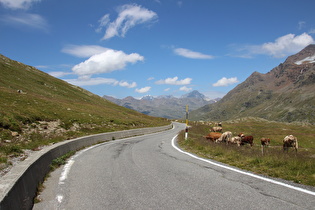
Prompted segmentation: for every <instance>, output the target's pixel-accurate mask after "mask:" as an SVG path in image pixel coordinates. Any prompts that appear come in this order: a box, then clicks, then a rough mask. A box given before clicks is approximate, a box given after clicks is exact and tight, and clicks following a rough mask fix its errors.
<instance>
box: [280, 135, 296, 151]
mask: <svg viewBox="0 0 315 210" xmlns="http://www.w3.org/2000/svg"><path fill="white" fill-rule="evenodd" d="M289 147H293V148H294V149H295V152H297V149H298V147H299V145H298V140H297V138H296V137H295V136H293V135H289V136H286V137H284V139H283V151H288V150H289Z"/></svg>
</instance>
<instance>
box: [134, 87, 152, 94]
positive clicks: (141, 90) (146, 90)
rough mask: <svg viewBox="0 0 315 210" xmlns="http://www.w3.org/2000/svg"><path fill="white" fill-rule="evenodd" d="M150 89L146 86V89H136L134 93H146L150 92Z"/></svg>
mask: <svg viewBox="0 0 315 210" xmlns="http://www.w3.org/2000/svg"><path fill="white" fill-rule="evenodd" d="M150 89H151V87H149V86H147V87H144V88H140V89H138V88H137V89H136V90H135V91H136V92H137V93H147V92H149V91H150Z"/></svg>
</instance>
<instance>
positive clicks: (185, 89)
mask: <svg viewBox="0 0 315 210" xmlns="http://www.w3.org/2000/svg"><path fill="white" fill-rule="evenodd" d="M179 90H181V91H185V92H188V91H191V90H192V88H189V87H186V86H183V87H181V88H179Z"/></svg>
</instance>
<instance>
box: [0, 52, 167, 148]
mask: <svg viewBox="0 0 315 210" xmlns="http://www.w3.org/2000/svg"><path fill="white" fill-rule="evenodd" d="M0 75H1V76H0V100H1V103H0V140H1V148H2V147H3V141H4V140H6V139H10V138H12V136H11V131H16V132H19V133H20V134H21V132H22V130H23V128H24V127H25V126H26V125H31V124H32V123H38V121H56V120H60V121H61V126H62V127H63V128H66V129H67V128H69V127H71V126H72V125H73V123H76V124H79V125H81V126H85V128H86V127H90V128H94V129H85V130H84V134H90V133H96V132H106V131H114V130H123V129H130V128H137V127H151V126H162V125H166V124H168V123H169V122H167V121H166V120H165V119H162V118H154V117H150V116H147V115H144V114H141V113H138V112H136V111H133V110H130V109H127V108H124V107H121V106H117V105H116V104H114V103H111V102H109V101H107V100H105V99H103V98H101V97H99V96H97V95H94V94H92V93H90V92H88V91H86V90H84V89H82V88H79V87H77V86H73V85H70V84H68V83H66V82H64V81H62V80H60V79H57V78H54V77H52V76H50V75H48V74H46V73H44V72H41V71H39V70H37V69H36V68H34V67H31V66H27V65H24V64H21V63H19V62H16V61H12V60H10V59H8V58H6V57H4V56H2V55H0ZM18 90H22V93H18ZM87 125H90V126H87ZM76 135H83V134H82V133H81V134H76ZM17 143H19V144H21V142H17Z"/></svg>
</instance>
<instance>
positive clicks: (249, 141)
mask: <svg viewBox="0 0 315 210" xmlns="http://www.w3.org/2000/svg"><path fill="white" fill-rule="evenodd" d="M238 136H239V137H241V145H245V144H249V145H250V146H251V147H252V146H253V142H254V137H253V136H245V135H244V134H243V133H240V134H239V135H238Z"/></svg>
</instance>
